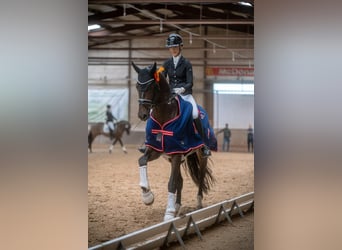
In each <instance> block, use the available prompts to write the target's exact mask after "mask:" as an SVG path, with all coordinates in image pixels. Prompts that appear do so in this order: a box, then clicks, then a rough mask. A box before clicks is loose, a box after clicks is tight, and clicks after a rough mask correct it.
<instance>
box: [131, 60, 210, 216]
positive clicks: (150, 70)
mask: <svg viewBox="0 0 342 250" xmlns="http://www.w3.org/2000/svg"><path fill="white" fill-rule="evenodd" d="M132 65H133V67H134V69H135V71H136V72H137V73H138V81H137V84H136V88H137V91H138V96H139V100H138V101H139V111H138V117H139V118H140V119H141V120H143V121H147V125H146V141H147V142H145V145H146V150H145V152H144V155H143V156H141V157H140V158H139V172H140V183H139V185H140V187H141V189H142V200H143V202H144V203H145V204H146V205H151V204H152V203H153V201H154V195H153V193H152V192H151V189H150V185H149V181H148V175H147V163H148V162H149V161H153V160H155V159H157V158H159V157H160V156H161V155H164V156H166V158H167V159H168V160H169V162H170V163H171V175H170V178H169V182H168V202H167V207H166V211H165V215H164V221H165V220H169V219H172V218H174V217H175V216H177V213H178V211H179V209H180V207H181V195H182V194H181V193H182V188H183V178H182V175H181V169H180V166H181V165H182V164H183V166H184V167H185V169H186V170H187V172H189V173H190V176H191V178H192V180H193V181H194V183H195V184H196V185H197V186H198V193H197V208H201V207H202V199H203V192H204V193H208V191H209V190H210V188H211V186H212V184H213V182H214V177H213V175H212V171H211V169H210V167H209V162H210V160H209V159H208V158H206V157H203V156H202V152H201V150H200V148H201V147H202V146H203V142H202V141H201V139H199V140H200V144H197V145H195V146H192V147H190V148H186V146H187V145H186V144H187V142H188V141H190V140H187V137H189V136H197V139H198V138H200V135H199V134H198V133H197V135H196V134H195V129H194V126H193V121H192V115H191V113H190V114H189V116H188V118H186V119H185V117H184V120H187V121H190V122H191V126H190V130H189V129H188V130H186V129H185V130H184V129H181V130H178V131H177V132H176V130H171V128H170V126H172V124H173V122H175V121H176V120H179V119H183V118H182V116H181V115H180V112H181V110H180V100H181V99H182V98H180V97H178V96H176V95H175V94H173V93H172V92H171V89H170V87H169V84H168V82H167V81H166V79H165V77H164V75H163V74H162V73H160V72H159V71H156V70H157V69H156V67H157V66H156V63H154V65H153V66H149V67H147V68H143V69H140V68H139V67H138V66H136V65H135V64H134V63H132ZM188 105H190V107H191V111H190V112H192V106H191V104H188ZM188 107H189V106H188ZM149 118H150V119H149ZM151 124H152V128H151V127H150V125H151ZM153 124H154V125H156V126H157V127H158V128H157V127H153V126H154V125H153ZM182 124H183V122H182V123H181V124H179V126H178V125H177V127H183V125H182ZM149 138H154V139H155V141H154V142H155V144H153V143H152V144H149V143H148V139H149ZM178 138H179V139H180V142H179V145H180V146H181V147H185V148H186V149H185V150H177V149H176V151H168V150H167V148H169V147H173V146H174V145H173V144H172V142H174V144H177V143H178V141H177V140H178ZM172 140H173V141H172ZM171 141H172V142H171ZM171 144H172V145H171ZM158 145H160V147H159V146H158Z"/></svg>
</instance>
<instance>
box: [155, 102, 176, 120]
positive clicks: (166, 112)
mask: <svg viewBox="0 0 342 250" xmlns="http://www.w3.org/2000/svg"><path fill="white" fill-rule="evenodd" d="M177 114H178V104H177V101H176V100H169V101H168V102H167V103H162V104H159V105H156V106H155V107H154V108H153V111H152V116H153V118H154V119H155V120H157V121H158V122H159V123H160V124H164V123H165V122H168V121H170V120H171V119H173V118H174V117H176V116H177Z"/></svg>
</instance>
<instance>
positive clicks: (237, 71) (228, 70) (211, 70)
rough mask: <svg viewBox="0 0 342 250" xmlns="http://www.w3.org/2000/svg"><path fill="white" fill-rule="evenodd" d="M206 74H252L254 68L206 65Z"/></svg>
mask: <svg viewBox="0 0 342 250" xmlns="http://www.w3.org/2000/svg"><path fill="white" fill-rule="evenodd" d="M206 73H207V76H254V68H235V67H234V68H229V67H224V68H221V67H207V68H206Z"/></svg>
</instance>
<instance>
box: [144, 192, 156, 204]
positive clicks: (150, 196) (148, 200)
mask: <svg viewBox="0 0 342 250" xmlns="http://www.w3.org/2000/svg"><path fill="white" fill-rule="evenodd" d="M142 201H143V202H144V203H145V205H148V206H149V205H152V204H153V202H154V195H153V193H152V192H151V191H148V192H146V193H145V192H142Z"/></svg>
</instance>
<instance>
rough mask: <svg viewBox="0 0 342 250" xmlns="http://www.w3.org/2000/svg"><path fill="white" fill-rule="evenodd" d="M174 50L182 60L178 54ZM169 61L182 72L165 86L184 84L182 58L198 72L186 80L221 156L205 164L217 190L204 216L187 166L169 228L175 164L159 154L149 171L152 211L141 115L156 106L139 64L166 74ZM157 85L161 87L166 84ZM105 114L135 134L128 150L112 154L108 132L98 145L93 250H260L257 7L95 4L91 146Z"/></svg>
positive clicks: (91, 173)
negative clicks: (146, 194)
mask: <svg viewBox="0 0 342 250" xmlns="http://www.w3.org/2000/svg"><path fill="white" fill-rule="evenodd" d="M175 37H176V38H177V39H180V40H172V39H173V38H175ZM171 38H172V39H171ZM175 41H176V42H175ZM174 47H177V48H176V49H179V50H178V54H177V56H174V55H173V54H171V53H173V52H172V51H173V50H176V49H175V48H174ZM172 56H174V59H173V60H174V61H173V62H174V63H175V66H173V65H172V67H176V68H174V72H167V74H168V78H167V80H168V81H170V78H169V76H170V75H172V74H173V73H174V75H173V76H174V77H175V79H176V77H180V75H179V74H180V73H178V71H177V73H176V70H178V69H177V67H179V68H180V67H181V66H182V63H185V61H184V60H183V61H182V59H183V58H185V59H187V61H186V62H189V63H190V64H191V65H192V67H190V68H189V67H188V66H187V68H186V70H187V71H186V72H185V71H184V72H183V73H184V74H185V75H186V79H187V80H188V79H189V75H188V74H191V75H192V84H193V86H192V96H193V98H194V100H195V101H196V103H197V104H198V105H200V106H201V107H203V109H204V110H205V111H206V115H207V119H208V121H209V124H210V127H211V129H212V131H213V132H214V134H215V137H216V140H217V150H214V149H213V148H211V156H209V157H208V160H207V162H208V163H207V167H208V168H210V169H211V173H212V176H213V178H214V182H213V184H212V187H211V189H210V190H209V191H208V193H204V195H203V201H202V203H203V207H202V208H197V205H198V197H197V190H198V187H197V186H196V185H195V184H194V182H193V180H192V177H191V174H190V173H189V171H188V169H187V168H186V166H184V164H182V166H181V175H182V177H183V191H182V202H181V207H180V208H179V210H177V212H176V215H175V217H174V218H173V219H171V220H165V221H164V213H165V210H166V208H167V206H168V201H169V200H168V199H170V198H169V197H170V195H169V196H168V182H169V178H170V175H171V164H170V162H171V160H169V158H167V157H166V155H162V156H161V157H160V158H158V159H156V160H153V161H149V162H148V163H147V168H146V169H147V170H146V171H147V174H148V181H149V187H150V189H151V191H152V192H153V195H154V202H153V203H152V204H151V205H145V204H144V202H143V201H142V188H141V186H140V183H141V182H144V178H143V177H142V176H144V175H142V172H141V160H140V161H139V159H141V158H143V157H142V156H143V153H142V152H140V151H143V150H144V146H145V140H146V133H145V128H146V125H147V123H148V121H149V120H142V119H141V115H140V113H141V110H142V109H143V108H146V107H147V106H148V107H149V108H151V109H150V112H153V111H155V110H157V109H158V105H157V103H156V102H155V99H157V98H155V96H153V98H152V99H148V95H147V94H146V95H144V93H142V94H141V93H140V92H139V91H140V90H141V89H143V90H144V91H145V90H146V88H147V87H148V86H149V83H146V82H142V81H141V80H139V79H140V78H139V79H138V73H137V71H136V70H135V68H134V67H133V66H132V63H134V64H135V65H137V66H138V67H139V68H141V69H145V68H147V67H148V68H147V69H151V68H152V67H149V66H152V65H153V64H154V63H156V65H157V69H159V70H160V69H161V67H162V66H163V65H166V64H164V62H165V61H166V60H168V59H169V58H171V59H170V60H171V61H172ZM177 60H178V61H177ZM177 63H178V64H177ZM170 67H171V66H170ZM181 73H182V72H181ZM183 73H182V74H183ZM160 74H162V73H160ZM173 76H172V77H173ZM139 77H140V75H139ZM151 77H152V78H151V79H154V80H151V81H153V82H154V81H155V84H156V85H155V88H158V86H159V85H158V80H159V78H158V77H157V78H156V74H151ZM172 77H171V78H172ZM179 79H182V78H181V77H180V78H179ZM171 80H172V79H171ZM187 80H184V81H187ZM172 81H173V80H172ZM177 81H178V82H179V84H188V82H186V83H185V82H184V83H183V82H181V81H182V80H178V78H177V80H175V82H177ZM170 86H171V84H170ZM184 86H188V85H184ZM177 89H178V88H177ZM179 89H180V91H183V92H179V94H180V95H182V94H184V95H185V92H184V91H186V90H185V89H184V88H183V90H181V87H180V88H179ZM159 91H161V90H159ZM155 93H157V94H159V92H158V90H157V92H155ZM157 94H156V95H157ZM172 98H173V97H172ZM179 98H181V97H179ZM146 100H148V101H149V103H148V105H147V104H146ZM168 102H169V103H170V102H171V98H169V101H168ZM108 105H110V112H111V113H112V114H113V116H114V117H115V120H116V121H122V120H125V121H128V122H129V124H130V128H129V129H128V130H129V132H127V131H124V132H123V134H122V135H121V134H120V139H121V141H122V143H123V144H122V145H120V142H119V141H117V142H116V143H115V144H114V145H113V147H112V148H111V144H112V141H111V140H110V138H109V137H108V131H109V130H108V128H107V131H106V135H104V134H99V135H96V137H94V136H93V137H94V138H92V139H91V144H92V152H90V151H89V153H88V247H89V249H94V250H95V249H160V248H163V249H165V248H166V249H253V248H254V243H253V242H254V144H255V142H254V140H253V133H254V132H255V131H254V1H246V2H241V1H211V0H207V1H184V2H169V1H160V0H159V1H144V0H142V1H134V0H133V1H127V0H126V1H117V0H115V1H114V0H106V1H98V0H89V1H88V140H89V138H90V137H89V131H91V127H92V126H94V125H95V124H97V123H104V124H106V119H107V117H106V111H107V106H108ZM150 114H152V113H150ZM114 123H115V121H114ZM195 125H196V123H195V122H194V127H195V131H198V129H197V127H196V126H195ZM101 126H102V125H101ZM104 130H106V128H104ZM227 130H229V133H228V132H227ZM115 131H116V130H115ZM115 131H114V132H115ZM208 131H209V130H208ZM159 133H162V132H159ZM170 133H171V134H173V133H172V131H171V132H170ZM168 135H169V134H168ZM163 136H164V137H165V136H166V135H163ZM185 136H188V135H185ZM164 137H163V138H164ZM226 137H227V138H226ZM157 138H158V136H157ZM163 140H164V139H162V143H164V141H163ZM165 143H166V141H165ZM185 146H186V145H185ZM139 149H140V150H139ZM145 154H146V152H145ZM139 166H140V167H139ZM139 171H140V172H139ZM147 174H146V175H147Z"/></svg>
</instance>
